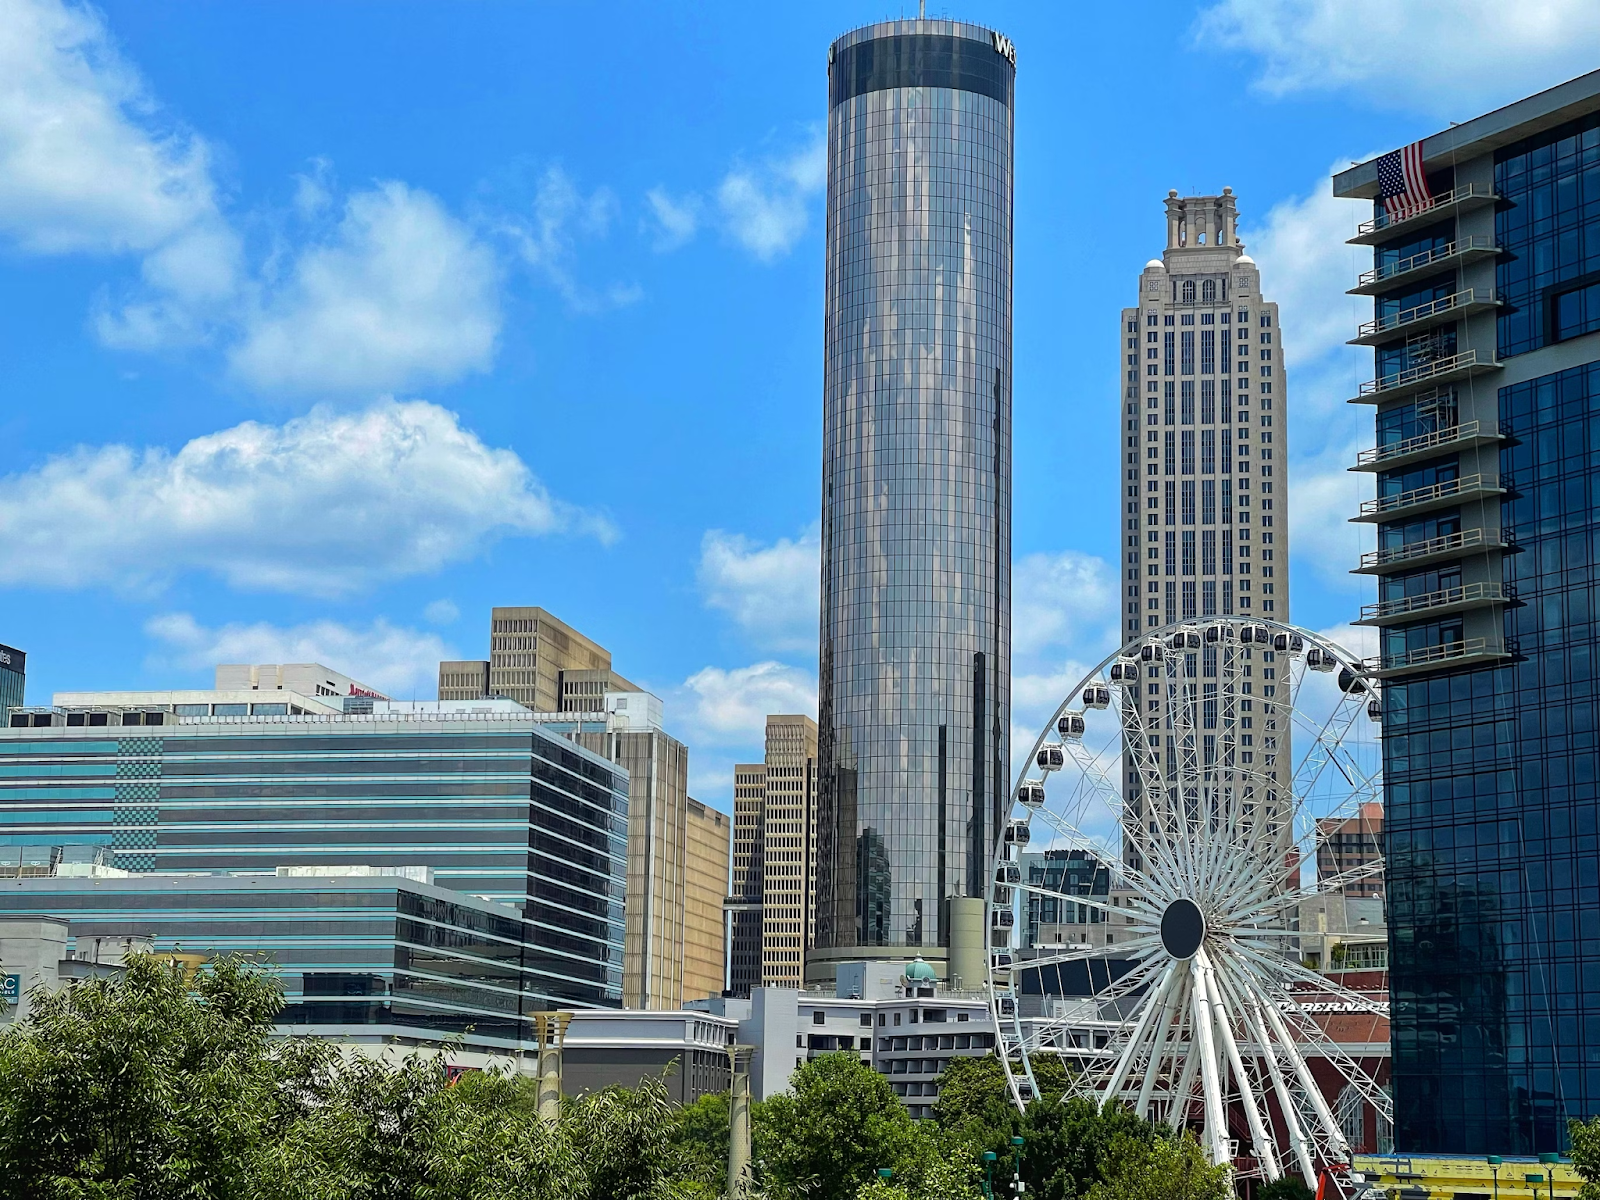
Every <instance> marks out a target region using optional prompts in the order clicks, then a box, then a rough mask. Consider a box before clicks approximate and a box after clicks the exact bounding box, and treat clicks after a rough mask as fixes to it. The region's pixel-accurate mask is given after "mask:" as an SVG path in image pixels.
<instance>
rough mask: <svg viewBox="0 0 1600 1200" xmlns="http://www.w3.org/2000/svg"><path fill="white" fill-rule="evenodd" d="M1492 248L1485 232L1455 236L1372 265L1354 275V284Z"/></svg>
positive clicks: (1404, 272)
mask: <svg viewBox="0 0 1600 1200" xmlns="http://www.w3.org/2000/svg"><path fill="white" fill-rule="evenodd" d="M1493 249H1495V244H1494V239H1493V238H1491V237H1489V236H1487V235H1486V234H1481V233H1475V234H1473V235H1472V236H1471V237H1464V238H1457V239H1456V240H1455V241H1453V242H1446V243H1445V244H1444V245H1442V246H1435V247H1434V248H1433V249H1432V250H1424V251H1422V253H1420V254H1413V255H1411V256H1410V257H1408V258H1397V259H1395V260H1394V262H1391V263H1384V264H1383V266H1381V267H1373V268H1372V270H1370V271H1363V272H1361V274H1360V275H1359V276H1357V277H1356V286H1357V287H1358V288H1362V287H1370V286H1371V285H1373V284H1375V283H1382V282H1383V281H1384V280H1386V279H1393V278H1395V277H1396V276H1399V275H1409V274H1411V272H1413V271H1420V270H1422V269H1423V268H1424V267H1431V266H1433V265H1434V264H1435V263H1441V262H1444V261H1445V260H1446V259H1448V258H1455V257H1457V256H1458V255H1461V254H1468V253H1471V252H1472V251H1474V250H1493Z"/></svg>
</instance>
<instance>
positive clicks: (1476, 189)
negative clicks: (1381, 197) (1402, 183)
mask: <svg viewBox="0 0 1600 1200" xmlns="http://www.w3.org/2000/svg"><path fill="white" fill-rule="evenodd" d="M1493 199H1495V194H1494V189H1492V188H1489V187H1485V186H1484V185H1483V184H1478V183H1469V184H1467V185H1466V186H1465V187H1458V188H1453V189H1451V190H1450V191H1448V192H1441V193H1440V194H1439V195H1437V196H1435V197H1434V198H1433V203H1431V204H1429V205H1428V206H1427V207H1426V208H1419V209H1415V210H1414V211H1412V212H1409V213H1407V214H1406V215H1405V216H1403V217H1391V216H1389V214H1388V213H1380V214H1379V215H1378V216H1376V217H1373V218H1372V220H1370V221H1363V222H1361V224H1360V225H1359V226H1358V227H1357V228H1356V238H1357V239H1364V238H1370V237H1372V236H1373V235H1374V234H1377V233H1384V232H1387V231H1389V230H1392V229H1396V228H1398V227H1400V226H1401V225H1406V224H1409V223H1410V222H1412V221H1419V220H1421V219H1422V218H1423V217H1426V216H1428V215H1430V214H1433V213H1437V212H1439V211H1440V210H1442V209H1446V208H1450V207H1452V206H1453V205H1457V204H1463V203H1466V202H1467V201H1480V200H1481V201H1485V202H1487V201H1490V200H1493Z"/></svg>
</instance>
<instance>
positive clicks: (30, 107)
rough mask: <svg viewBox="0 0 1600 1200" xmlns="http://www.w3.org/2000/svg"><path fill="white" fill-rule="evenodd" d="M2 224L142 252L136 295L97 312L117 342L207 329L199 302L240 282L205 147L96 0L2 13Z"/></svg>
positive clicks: (28, 2) (37, 236) (90, 246)
mask: <svg viewBox="0 0 1600 1200" xmlns="http://www.w3.org/2000/svg"><path fill="white" fill-rule="evenodd" d="M0 236H5V237H9V238H10V239H11V240H13V241H14V242H15V243H16V244H17V245H18V246H19V247H20V248H21V249H23V250H24V251H27V252H31V253H35V254H65V253H93V254H139V255H142V256H143V259H144V261H143V268H142V272H141V274H142V279H143V288H142V289H141V294H140V296H139V297H138V298H136V299H135V300H133V301H132V302H131V304H130V306H129V308H128V311H126V312H119V311H117V308H116V306H114V305H111V304H109V303H108V304H106V305H104V306H103V307H104V311H103V312H102V313H101V314H99V316H98V317H97V325H98V326H99V328H100V330H101V332H102V335H103V336H104V337H105V338H106V339H107V340H108V341H110V342H113V343H115V344H129V345H144V344H149V343H151V342H155V341H184V340H193V339H195V338H198V337H200V336H203V330H204V326H205V324H206V317H205V316H204V315H203V310H204V309H205V308H206V307H208V306H212V305H214V304H215V303H216V302H217V301H218V300H219V299H225V298H227V297H229V296H231V295H232V293H233V291H234V289H235V287H236V286H237V280H238V274H239V269H240V247H239V242H238V238H237V236H236V235H235V234H234V232H233V230H232V229H231V228H230V227H229V226H228V224H227V222H226V221H225V220H224V218H223V217H222V215H221V212H220V210H219V207H218V198H217V188H216V185H215V183H214V182H213V180H212V177H211V152H210V149H209V147H208V146H207V145H206V143H205V142H204V141H203V140H202V139H201V138H200V137H198V136H197V135H195V134H194V133H193V132H191V131H189V130H187V129H184V128H182V127H181V126H179V125H177V124H176V123H174V122H172V121H170V120H167V119H166V118H165V117H164V116H163V114H162V113H161V112H160V110H159V108H158V107H157V105H156V104H155V102H154V101H153V100H152V99H151V97H150V96H149V94H148V92H147V91H146V89H145V86H144V82H143V81H142V80H141V79H140V77H139V75H138V72H137V71H135V70H134V68H133V67H132V66H131V65H130V64H128V63H127V62H126V61H125V60H124V59H123V58H122V56H121V55H120V54H119V53H118V51H117V48H116V46H115V45H114V44H113V42H112V39H111V37H110V35H109V33H108V31H107V29H106V27H105V25H104V23H103V22H102V21H101V19H100V16H99V14H98V13H96V12H95V11H94V10H92V9H90V8H87V7H78V6H67V5H65V4H61V3H57V2H54V0H12V2H11V3H9V4H8V5H6V9H5V16H4V19H0Z"/></svg>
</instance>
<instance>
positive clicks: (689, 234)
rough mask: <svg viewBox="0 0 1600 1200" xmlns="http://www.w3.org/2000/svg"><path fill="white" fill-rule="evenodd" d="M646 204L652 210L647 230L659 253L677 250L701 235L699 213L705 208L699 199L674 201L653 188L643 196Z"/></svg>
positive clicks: (645, 223) (692, 196) (683, 198)
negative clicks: (695, 236)
mask: <svg viewBox="0 0 1600 1200" xmlns="http://www.w3.org/2000/svg"><path fill="white" fill-rule="evenodd" d="M644 201H645V204H646V205H648V206H649V210H650V211H649V217H648V218H647V220H646V221H645V222H644V228H645V230H646V232H649V233H651V234H652V238H651V240H652V243H653V244H654V246H655V249H656V251H657V253H665V252H666V251H668V250H676V249H677V248H678V247H679V246H682V245H684V244H685V243H686V242H688V241H690V240H691V239H692V238H693V237H694V235H695V234H696V233H698V232H699V230H700V212H701V210H702V209H703V208H704V207H705V204H704V201H702V200H701V199H700V197H699V196H694V195H689V196H682V197H679V198H677V199H674V198H673V197H672V196H671V195H669V194H668V193H667V191H666V189H665V188H660V187H653V188H651V189H650V190H649V191H648V192H646V193H645V194H644Z"/></svg>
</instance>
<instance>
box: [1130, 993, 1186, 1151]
mask: <svg viewBox="0 0 1600 1200" xmlns="http://www.w3.org/2000/svg"><path fill="white" fill-rule="evenodd" d="M1186 990H1187V985H1186V984H1185V982H1184V978H1183V976H1182V975H1180V974H1178V973H1177V972H1176V971H1174V972H1173V975H1172V987H1171V989H1170V990H1168V992H1167V998H1166V999H1165V1000H1164V1001H1162V1004H1161V1015H1160V1016H1159V1017H1157V1018H1156V1042H1155V1047H1154V1048H1153V1049H1152V1050H1151V1051H1150V1065H1149V1066H1148V1067H1147V1068H1146V1069H1145V1073H1144V1082H1143V1083H1141V1084H1140V1085H1139V1101H1138V1103H1137V1104H1135V1105H1134V1107H1133V1111H1134V1112H1135V1113H1136V1114H1137V1115H1138V1116H1139V1117H1140V1118H1141V1119H1144V1118H1148V1117H1149V1115H1150V1094H1151V1093H1152V1092H1154V1091H1155V1087H1156V1076H1157V1075H1159V1074H1160V1073H1161V1060H1162V1054H1163V1051H1165V1050H1166V1048H1167V1033H1168V1031H1169V1030H1170V1029H1171V1027H1172V1019H1173V1009H1175V1008H1180V1007H1181V1006H1182V1004H1183V1001H1184V993H1185V991H1186ZM1172 1102H1173V1103H1174V1104H1176V1103H1177V1097H1176V1096H1174V1097H1173V1101H1172Z"/></svg>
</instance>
